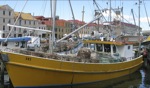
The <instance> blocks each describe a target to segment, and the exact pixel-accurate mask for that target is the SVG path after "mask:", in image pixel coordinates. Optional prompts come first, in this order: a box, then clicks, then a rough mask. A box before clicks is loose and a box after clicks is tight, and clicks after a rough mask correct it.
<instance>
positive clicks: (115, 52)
mask: <svg viewBox="0 0 150 88" xmlns="http://www.w3.org/2000/svg"><path fill="white" fill-rule="evenodd" d="M52 1H53V2H55V0H52ZM54 17H55V16H54ZM100 17H102V16H98V17H97V18H95V19H94V20H93V21H95V20H96V19H99V18H100ZM53 21H54V22H53V25H55V24H54V23H55V18H53ZM93 21H91V22H93ZM91 22H89V23H91ZM89 23H87V24H85V25H83V26H81V27H79V28H78V29H76V30H75V31H73V32H72V33H70V34H68V35H67V36H65V37H63V38H62V39H60V40H58V41H57V42H59V41H61V40H63V39H65V38H67V37H68V36H70V35H72V34H73V33H76V32H77V31H78V30H80V29H82V28H83V27H85V26H87V25H88V24H89ZM13 27H17V26H15V25H14V26H13ZM53 31H54V26H53ZM54 35H55V34H54V33H52V40H53V41H54V39H55V37H54ZM50 40H51V39H50ZM123 40H124V41H116V40H112V41H111V40H103V38H102V39H88V40H84V41H83V44H84V46H85V47H86V48H83V49H81V50H79V52H78V54H77V55H76V54H74V55H72V54H67V55H59V54H55V53H52V54H48V53H42V52H33V51H26V50H18V49H10V50H7V51H1V53H0V54H1V57H0V58H1V59H2V61H3V62H4V64H5V66H6V69H7V72H8V75H9V77H10V79H11V82H12V84H13V86H14V87H15V88H42V87H43V88H46V87H50V86H62V85H77V84H83V83H91V82H98V81H103V80H109V79H113V78H117V77H121V76H125V75H129V74H131V73H133V72H135V71H137V70H138V69H139V68H140V67H141V66H142V63H143V59H142V55H139V54H137V52H135V51H134V47H133V45H134V43H133V42H129V41H128V40H127V39H123ZM57 42H56V43H57ZM52 46H53V45H52ZM52 50H53V49H52Z"/></svg>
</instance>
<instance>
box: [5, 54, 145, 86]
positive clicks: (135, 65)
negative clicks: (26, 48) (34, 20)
mask: <svg viewBox="0 0 150 88" xmlns="http://www.w3.org/2000/svg"><path fill="white" fill-rule="evenodd" d="M5 53H7V54H8V59H9V61H8V62H6V69H7V71H8V74H9V76H10V79H11V81H12V83H13V85H14V87H18V88H19V87H31V88H32V87H39V86H41V87H46V86H57V85H71V84H81V83H89V82H96V81H102V80H108V79H113V78H117V77H121V76H125V75H128V74H131V73H133V72H135V71H136V70H138V69H139V68H140V67H141V65H142V63H143V60H142V56H140V57H139V58H136V59H133V60H132V61H126V62H120V63H111V64H100V63H81V62H78V63H77V62H69V61H68V62H67V61H59V60H53V59H46V58H39V57H34V56H28V55H21V54H14V53H8V52H5Z"/></svg>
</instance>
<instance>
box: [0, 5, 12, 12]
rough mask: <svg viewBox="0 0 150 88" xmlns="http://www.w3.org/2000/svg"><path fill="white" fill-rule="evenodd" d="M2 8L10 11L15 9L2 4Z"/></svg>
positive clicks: (0, 7)
mask: <svg viewBox="0 0 150 88" xmlns="http://www.w3.org/2000/svg"><path fill="white" fill-rule="evenodd" d="M0 9H1V10H10V11H11V10H13V9H12V8H11V7H10V6H9V5H1V6H0Z"/></svg>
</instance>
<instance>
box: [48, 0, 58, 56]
mask: <svg viewBox="0 0 150 88" xmlns="http://www.w3.org/2000/svg"><path fill="white" fill-rule="evenodd" d="M56 1H57V0H52V15H53V22H52V23H53V25H52V41H51V43H52V45H51V49H50V50H51V51H50V53H52V52H53V49H54V46H55V15H56ZM49 37H50V39H51V36H49ZM49 42H50V40H49ZM51 43H50V44H51ZM49 48H50V47H49Z"/></svg>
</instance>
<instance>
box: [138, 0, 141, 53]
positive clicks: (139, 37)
mask: <svg viewBox="0 0 150 88" xmlns="http://www.w3.org/2000/svg"><path fill="white" fill-rule="evenodd" d="M140 4H141V0H139V5H138V10H139V27H138V31H139V52H140V47H141V39H140V36H141V29H140ZM139 54H140V53H139Z"/></svg>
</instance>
